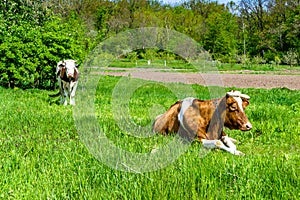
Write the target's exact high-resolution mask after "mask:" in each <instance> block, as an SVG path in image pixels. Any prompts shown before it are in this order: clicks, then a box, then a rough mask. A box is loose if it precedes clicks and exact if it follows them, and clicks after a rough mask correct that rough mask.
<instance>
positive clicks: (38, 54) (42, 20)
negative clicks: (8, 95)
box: [0, 0, 84, 89]
mask: <svg viewBox="0 0 300 200" xmlns="http://www.w3.org/2000/svg"><path fill="white" fill-rule="evenodd" d="M26 2H27V1H18V0H10V1H8V4H7V5H8V6H6V5H5V7H3V5H2V7H3V8H5V9H0V19H1V23H0V24H1V25H0V30H1V32H0V63H1V64H0V85H1V86H5V87H10V88H14V87H19V88H23V89H27V88H43V89H51V88H54V84H55V81H56V78H55V75H54V73H55V68H56V63H57V62H58V61H59V60H61V59H67V58H72V59H77V60H81V59H83V56H84V50H82V49H83V48H82V46H83V44H84V42H83V38H84V37H83V34H84V32H83V31H81V29H80V26H79V25H77V24H78V23H75V22H74V21H75V20H74V19H73V18H70V19H69V20H68V23H66V22H62V20H61V19H60V18H58V17H55V16H53V15H52V14H51V13H46V12H45V11H44V10H43V9H42V7H41V4H37V5H36V6H32V5H31V3H30V4H29V3H26ZM38 2H39V1H38ZM1 4H3V3H0V5H1ZM39 5H40V6H39ZM37 13H38V14H37Z"/></svg>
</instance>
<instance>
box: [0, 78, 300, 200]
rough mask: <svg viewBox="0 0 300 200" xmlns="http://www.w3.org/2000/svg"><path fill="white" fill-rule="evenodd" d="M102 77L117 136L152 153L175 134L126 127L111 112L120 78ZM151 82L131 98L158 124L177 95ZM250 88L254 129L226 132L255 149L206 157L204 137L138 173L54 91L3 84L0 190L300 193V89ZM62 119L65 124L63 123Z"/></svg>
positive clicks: (113, 194) (57, 195) (105, 120)
mask: <svg viewBox="0 0 300 200" xmlns="http://www.w3.org/2000/svg"><path fill="white" fill-rule="evenodd" d="M100 80H101V81H100V83H99V86H98V89H97V93H96V95H97V96H96V101H95V105H96V116H97V119H98V120H99V123H100V125H101V127H102V128H103V129H104V130H107V132H106V134H107V137H108V138H109V139H110V141H111V142H112V143H114V144H115V145H118V146H119V147H120V148H123V149H125V150H128V151H131V152H140V153H149V152H151V150H152V149H153V148H156V147H161V146H164V145H165V144H166V143H167V142H169V141H170V140H172V139H173V136H167V137H165V136H160V135H153V136H152V137H150V138H137V137H133V136H132V135H130V134H129V133H127V132H125V131H122V130H120V128H119V127H118V126H117V125H116V124H115V123H116V121H115V120H114V118H113V116H112V113H111V106H112V105H111V96H112V95H111V94H112V91H113V90H114V87H115V86H116V84H118V82H119V80H120V78H117V77H109V76H102V77H101V79H100ZM136 81H141V80H136ZM142 83H143V84H142V85H143V86H142V87H140V88H138V90H136V91H135V92H134V94H133V95H132V98H131V100H130V103H129V106H130V107H129V109H130V114H131V119H132V120H134V121H135V123H136V124H137V125H145V124H151V120H152V118H151V117H150V116H152V115H153V114H154V113H151V112H150V113H149V111H150V110H151V108H152V105H158V104H159V105H161V106H162V107H163V108H165V109H167V108H168V107H169V106H170V105H171V104H172V103H174V101H176V100H177V98H176V96H175V95H174V94H173V93H172V92H171V91H170V90H168V89H167V88H168V87H170V86H171V85H168V84H167V85H162V84H161V83H155V82H150V81H143V82H142ZM165 86H167V87H165ZM173 86H174V87H178V88H180V87H182V85H181V84H174V85H173ZM192 87H193V89H194V90H195V92H196V97H198V98H205V99H207V98H209V96H208V95H207V94H208V90H207V88H205V87H202V86H199V85H193V86H192ZM227 89H234V88H227ZM124 92H126V91H124ZM242 92H243V93H246V94H249V95H250V96H251V100H250V105H249V106H248V107H247V109H246V112H247V115H248V117H249V119H250V120H251V122H252V124H253V129H252V130H251V131H250V132H244V133H243V132H240V131H231V130H226V131H227V133H228V134H229V135H230V136H231V137H233V138H236V139H238V140H239V141H240V143H239V144H238V148H239V149H240V150H241V151H243V152H245V153H246V156H244V157H237V156H234V155H231V154H229V153H226V152H223V151H217V150H214V151H209V153H208V154H207V155H206V156H205V155H204V154H203V153H204V149H203V148H202V146H201V144H200V143H198V142H195V143H193V144H192V145H191V146H190V147H189V149H188V150H187V151H186V152H185V153H184V154H182V155H181V156H180V157H179V158H178V159H177V160H176V161H175V162H173V163H171V164H170V165H169V166H167V167H165V168H162V169H159V170H157V171H153V172H147V173H133V172H131V173H129V172H122V171H117V170H115V169H113V168H110V167H108V166H106V165H104V164H103V163H101V162H99V161H98V160H97V159H95V158H94V157H93V156H92V155H91V154H90V152H89V151H88V150H87V148H86V146H85V145H84V143H83V142H82V141H81V140H80V138H79V137H78V135H77V131H76V127H75V125H74V119H73V118H72V108H71V107H61V106H58V105H55V104H53V105H49V103H48V100H47V95H48V92H47V91H42V90H26V91H23V90H18V89H14V90H12V89H3V88H0V101H1V105H0V145H1V149H0V169H1V170H0V197H1V198H2V199H224V198H226V199H241V198H243V199H255V198H256V199H295V200H296V199H298V196H299V189H298V188H299V186H300V182H299V177H298V171H299V168H298V166H299V161H300V160H299V159H300V157H299V153H300V152H299V151H300V149H299V145H297V144H299V142H300V141H299V132H300V130H299V127H300V126H299V118H300V110H299V102H298V97H299V95H300V94H299V91H292V90H288V89H270V90H265V89H243V90H242ZM78 106H79V105H78ZM149 114H150V115H149ZM61 119H64V120H63V121H64V123H57V122H61ZM266 119H267V120H266ZM11 122H14V123H11ZM149 132H150V133H151V129H149ZM283 172H284V173H283Z"/></svg>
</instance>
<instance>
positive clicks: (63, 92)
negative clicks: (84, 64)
mask: <svg viewBox="0 0 300 200" xmlns="http://www.w3.org/2000/svg"><path fill="white" fill-rule="evenodd" d="M76 62H77V61H75V60H63V61H59V62H58V63H57V67H56V76H57V80H58V85H59V90H60V98H61V103H62V104H63V105H67V104H68V101H67V97H68V98H69V99H70V104H71V105H75V93H76V89H77V84H78V78H79V71H78V64H77V63H76Z"/></svg>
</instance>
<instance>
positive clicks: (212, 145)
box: [202, 139, 245, 156]
mask: <svg viewBox="0 0 300 200" xmlns="http://www.w3.org/2000/svg"><path fill="white" fill-rule="evenodd" d="M202 144H203V146H204V147H205V148H208V149H216V148H219V149H223V150H225V151H227V152H229V153H231V154H234V155H239V156H242V155H245V154H244V153H242V152H240V151H238V150H236V149H234V148H229V147H227V146H226V145H225V144H224V143H223V142H222V141H221V140H206V139H202Z"/></svg>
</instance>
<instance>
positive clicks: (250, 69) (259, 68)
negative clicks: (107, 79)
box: [109, 59, 300, 75]
mask: <svg viewBox="0 0 300 200" xmlns="http://www.w3.org/2000/svg"><path fill="white" fill-rule="evenodd" d="M109 67H114V68H135V67H136V68H157V69H165V68H167V69H173V70H177V71H180V72H197V71H199V69H195V67H194V66H193V65H192V64H189V63H186V62H184V61H182V60H166V61H164V60H153V61H151V63H150V65H149V64H148V61H147V60H137V61H133V60H128V59H119V60H115V61H114V62H112V63H110V64H109ZM213 68H215V69H217V70H218V71H219V72H221V73H254V74H264V73H275V74H299V75H300V66H293V67H290V66H288V65H274V64H223V63H217V62H216V63H215V64H214V67H213ZM200 70H201V69H200Z"/></svg>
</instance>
